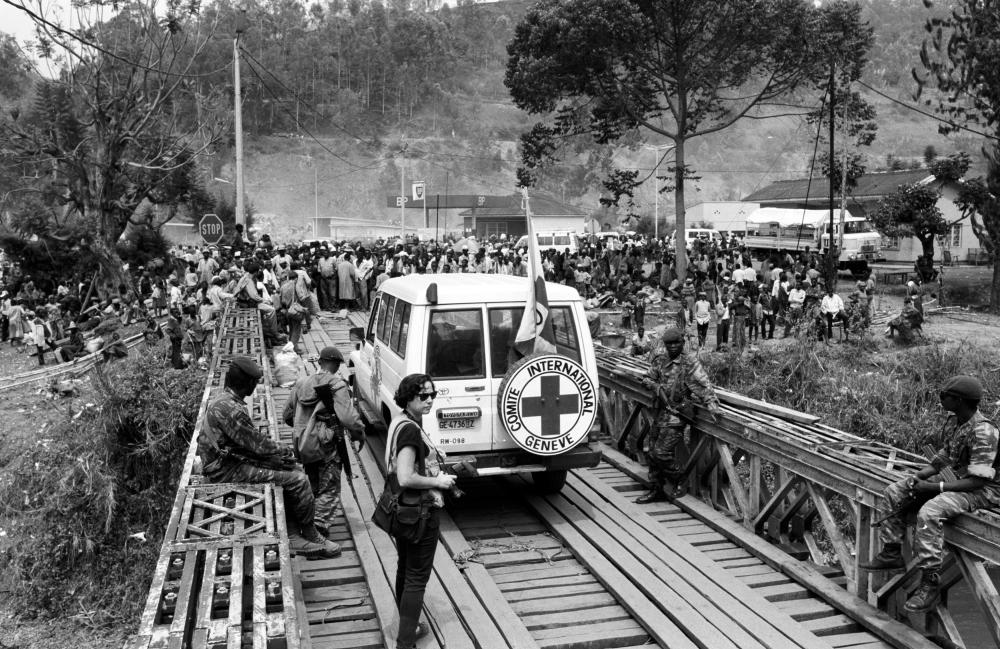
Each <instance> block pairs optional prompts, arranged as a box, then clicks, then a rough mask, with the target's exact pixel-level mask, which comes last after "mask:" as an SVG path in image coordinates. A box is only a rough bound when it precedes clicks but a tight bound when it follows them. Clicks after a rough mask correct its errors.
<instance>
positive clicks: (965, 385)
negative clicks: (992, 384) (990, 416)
mask: <svg viewBox="0 0 1000 649" xmlns="http://www.w3.org/2000/svg"><path fill="white" fill-rule="evenodd" d="M941 393H942V394H950V395H953V396H956V397H958V398H959V399H967V400H969V401H979V400H981V399H982V398H983V384H982V383H980V382H979V379H977V378H976V377H974V376H953V377H951V378H950V379H948V380H947V381H945V382H944V385H943V386H942V387H941Z"/></svg>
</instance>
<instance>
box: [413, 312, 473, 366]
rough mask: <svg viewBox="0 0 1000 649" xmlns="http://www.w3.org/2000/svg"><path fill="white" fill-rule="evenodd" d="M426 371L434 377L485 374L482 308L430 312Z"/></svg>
mask: <svg viewBox="0 0 1000 649" xmlns="http://www.w3.org/2000/svg"><path fill="white" fill-rule="evenodd" d="M427 373H428V374H430V375H431V376H432V377H434V378H435V379H457V378H469V379H472V378H482V377H485V376H486V367H485V363H484V359H483V312H482V310H481V309H462V310H455V311H432V312H431V321H430V328H429V330H428V333H427Z"/></svg>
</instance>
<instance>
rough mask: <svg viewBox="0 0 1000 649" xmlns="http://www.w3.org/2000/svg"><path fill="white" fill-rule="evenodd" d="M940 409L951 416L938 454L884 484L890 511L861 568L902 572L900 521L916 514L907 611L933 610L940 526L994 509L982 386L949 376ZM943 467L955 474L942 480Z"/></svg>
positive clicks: (999, 487) (990, 431) (996, 489)
mask: <svg viewBox="0 0 1000 649" xmlns="http://www.w3.org/2000/svg"><path fill="white" fill-rule="evenodd" d="M940 397H941V407H942V408H944V409H945V410H947V411H948V412H951V413H953V414H951V415H950V416H949V417H948V420H947V421H946V422H945V425H944V428H943V429H942V431H941V450H939V451H938V452H937V453H936V454H935V455H934V457H932V458H931V463H930V464H928V465H927V466H926V467H924V468H923V469H921V470H920V471H918V472H917V473H916V475H914V476H912V477H909V478H906V479H905V480H900V481H898V482H894V483H893V484H891V485H889V487H888V488H887V489H886V500H887V501H888V505H889V507H890V511H891V512H892V513H891V514H890V515H889V516H888V517H887V518H886V519H885V520H884V521H883V523H882V527H881V530H880V531H879V539H880V540H881V541H882V551H881V552H879V553H878V555H876V556H875V558H874V559H873V560H872V561H871V562H870V563H867V564H862V567H863V568H865V569H867V570H902V569H903V568H905V567H906V563H905V562H904V561H903V555H902V552H901V545H900V544H901V543H902V540H903V536H904V534H905V533H906V522H905V520H904V516H905V515H906V514H907V513H909V512H914V511H915V512H917V526H916V531H915V532H914V535H913V554H914V558H915V559H916V560H917V566H918V567H919V568H920V569H921V570H922V571H923V574H922V578H921V581H920V586H918V587H917V589H916V591H915V592H914V593H913V596H912V597H910V599H908V600H907V601H906V604H905V608H906V610H907V611H910V612H914V613H917V612H923V611H928V610H930V609H932V608H934V607H935V606H936V605H937V603H938V602H939V601H940V599H941V595H940V585H939V578H940V571H941V563H942V558H943V555H944V523H945V521H947V520H949V519H951V518H954V517H955V516H958V515H959V514H961V513H963V512H973V511H976V510H977V509H980V508H984V507H992V506H995V505H998V504H1000V479H998V476H997V469H998V467H1000V457H998V454H997V442H998V437H1000V432H998V430H997V427H996V426H995V425H994V424H993V422H991V421H990V420H989V419H987V418H986V417H984V416H983V415H982V414H981V413H980V412H979V402H980V400H982V398H983V385H982V383H980V382H979V380H978V379H976V378H974V377H971V376H954V377H952V378H950V379H948V380H947V381H946V382H945V384H944V387H943V388H942V389H941V394H940ZM946 467H952V468H953V469H954V470H955V472H956V473H957V474H958V479H957V480H950V481H945V480H944V478H943V477H942V476H941V475H939V474H940V472H941V471H942V470H943V469H945V468H946Z"/></svg>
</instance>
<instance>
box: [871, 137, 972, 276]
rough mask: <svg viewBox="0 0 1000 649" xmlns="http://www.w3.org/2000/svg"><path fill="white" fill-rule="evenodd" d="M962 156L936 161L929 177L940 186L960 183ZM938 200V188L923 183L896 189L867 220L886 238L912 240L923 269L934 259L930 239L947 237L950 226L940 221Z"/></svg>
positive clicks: (965, 162) (964, 169) (963, 169)
mask: <svg viewBox="0 0 1000 649" xmlns="http://www.w3.org/2000/svg"><path fill="white" fill-rule="evenodd" d="M969 163H970V159H969V156H968V154H966V153H956V154H954V155H950V156H948V157H946V158H938V159H936V160H935V161H934V162H932V163H931V165H930V172H931V174H932V175H933V176H934V177H935V179H937V180H938V181H940V182H942V183H948V182H955V181H958V180H960V179H961V178H962V177H963V176H964V175H965V173H966V172H967V171H968V170H969ZM939 200H941V191H940V189H938V187H936V186H933V185H928V184H923V183H912V184H909V185H900V186H899V188H898V189H897V190H896V191H895V192H893V193H892V194H890V195H888V196H886V197H885V198H883V199H882V200H880V201H879V203H878V206H877V207H876V209H875V211H874V212H872V213H871V214H869V216H868V218H869V220H870V221H871V222H872V224H873V225H874V226H875V228H876V229H877V230H878V231H879V232H881V233H882V234H884V235H887V236H890V237H916V238H917V240H919V241H920V246H921V252H922V253H923V256H924V259H926V260H927V266H928V267H930V266H931V265H932V262H933V259H934V239H935V237H940V236H943V235H945V234H947V233H948V230H949V228H950V227H951V226H952V225H954V224H953V223H949V222H948V221H947V220H945V218H944V214H942V212H941V210H940V209H939V208H938V206H937V203H938V201H939Z"/></svg>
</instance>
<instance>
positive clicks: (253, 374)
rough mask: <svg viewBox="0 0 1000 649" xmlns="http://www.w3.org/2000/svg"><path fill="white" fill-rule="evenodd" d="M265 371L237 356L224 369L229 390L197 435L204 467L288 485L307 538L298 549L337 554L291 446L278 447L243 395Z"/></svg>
mask: <svg viewBox="0 0 1000 649" xmlns="http://www.w3.org/2000/svg"><path fill="white" fill-rule="evenodd" d="M263 376H264V373H263V372H262V371H261V369H260V367H258V366H257V363H255V362H254V361H252V360H251V359H249V358H246V357H237V358H234V359H233V361H232V364H231V365H230V366H229V369H228V370H226V383H225V390H224V391H223V392H222V393H221V394H219V395H218V396H216V397H215V399H213V400H212V402H211V403H210V404H209V406H208V411H207V412H206V413H205V426H204V428H203V429H202V431H201V434H200V435H199V436H198V455H199V456H200V457H201V461H202V467H203V468H202V471H203V473H204V475H205V477H206V478H208V479H209V480H210V481H212V482H235V483H262V482H270V483H273V484H275V485H277V486H279V487H283V488H284V494H285V502H286V503H288V507H289V510H290V511H291V512H292V514H293V515H294V516H295V519H296V521H297V522H298V524H299V530H300V533H301V535H302V538H303V539H304V543H303V544H302V546H300V547H297V548H296V549H297V550H298V552H299V553H300V554H304V555H320V556H326V557H336V556H339V555H340V546H338V545H337V544H336V543H333V542H332V541H328V540H327V539H325V538H323V536H322V535H321V534H320V533H319V531H318V530H317V529H316V525H315V518H316V501H315V499H314V497H313V492H312V487H311V486H310V484H309V478H308V477H306V473H305V470H304V469H303V468H302V465H301V464H299V463H298V462H296V461H295V458H294V456H293V453H292V449H290V448H283V447H279V446H278V445H277V444H275V443H274V442H273V441H272V440H271V439H270V438H269V437H268V436H267V434H266V433H262V432H261V431H259V430H258V429H257V426H256V425H254V422H253V420H252V419H251V418H250V413H249V411H248V410H247V406H246V403H245V401H244V400H245V399H246V398H247V397H249V396H250V395H252V394H253V393H254V391H255V390H256V389H257V384H258V383H260V381H261V378H262V377H263Z"/></svg>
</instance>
